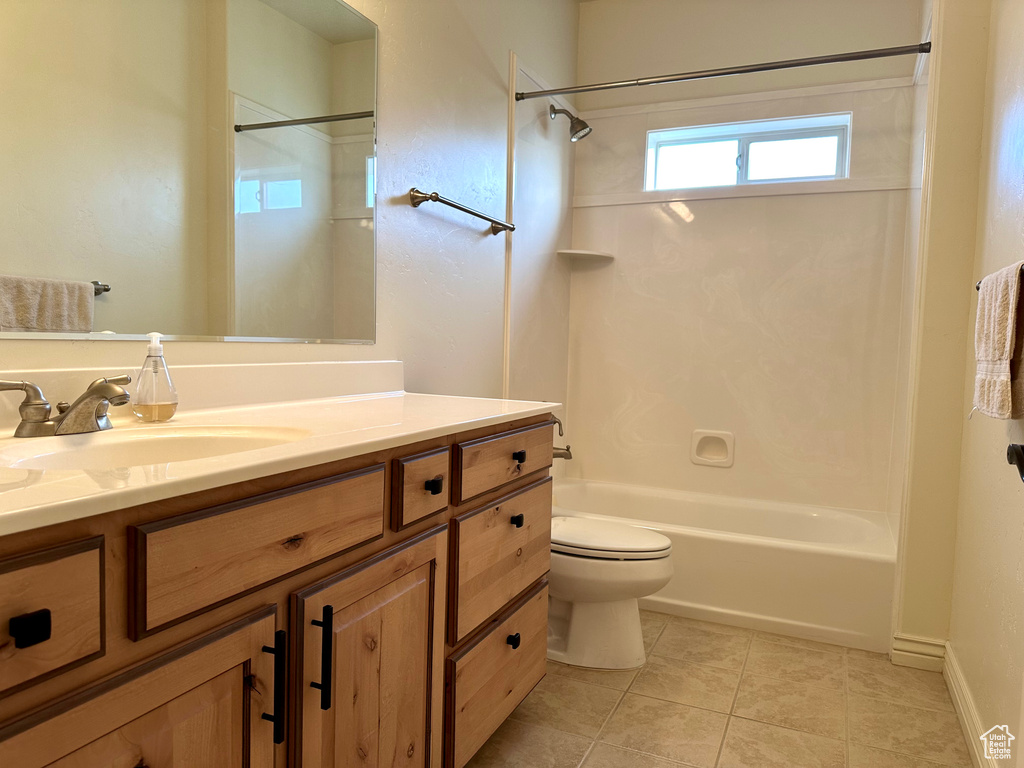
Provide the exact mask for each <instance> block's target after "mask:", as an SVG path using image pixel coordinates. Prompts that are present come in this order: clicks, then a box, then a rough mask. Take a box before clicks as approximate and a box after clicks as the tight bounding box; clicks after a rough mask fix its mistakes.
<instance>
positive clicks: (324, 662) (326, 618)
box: [309, 605, 334, 711]
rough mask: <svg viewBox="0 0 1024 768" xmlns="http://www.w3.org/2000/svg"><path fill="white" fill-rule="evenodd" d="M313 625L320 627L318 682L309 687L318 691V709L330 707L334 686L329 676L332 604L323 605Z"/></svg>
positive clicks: (332, 620)
mask: <svg viewBox="0 0 1024 768" xmlns="http://www.w3.org/2000/svg"><path fill="white" fill-rule="evenodd" d="M309 623H310V624H312V625H313V626H314V627H320V682H319V683H310V684H309V687H310V688H316V689H317V690H318V691H320V709H322V710H325V711H326V710H328V709H330V708H331V689H332V688H333V687H334V686H333V684H332V680H331V678H332V677H333V674H334V673H333V672H332V670H331V662H332V661H334V606H331V605H325V606H324V612H323V614H321V617H320V618H319V619H313V620H312V621H311V622H309Z"/></svg>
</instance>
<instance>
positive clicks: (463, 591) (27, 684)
mask: <svg viewBox="0 0 1024 768" xmlns="http://www.w3.org/2000/svg"><path fill="white" fill-rule="evenodd" d="M551 407H552V406H551V404H544V403H524V402H513V401H500V400H479V399H472V398H449V397H438V396H426V395H410V394H405V393H391V394H389V395H387V396H373V397H365V398H359V397H355V398H341V399H339V400H338V401H337V402H329V403H323V402H317V403H311V402H307V403H296V404H276V405H274V406H273V408H272V411H273V413H272V414H271V415H270V416H268V415H267V414H266V413H265V411H266V410H267V409H265V408H258V407H257V408H250V409H245V408H243V409H235V410H234V411H231V412H227V413H219V414H218V412H216V411H211V412H207V413H205V414H196V415H192V414H184V415H183V417H182V418H180V419H176V420H175V422H172V424H169V425H166V427H167V429H169V430H176V432H175V434H184V435H188V431H189V429H190V428H192V427H195V428H196V429H205V430H207V431H208V432H209V434H210V435H214V434H217V433H222V434H223V433H228V432H230V430H229V429H228V427H227V426H226V425H227V424H233V425H234V426H235V428H236V429H237V428H240V427H238V425H239V424H241V423H245V422H246V420H247V419H248V421H249V422H252V423H256V422H259V421H260V420H261V419H262V420H264V421H265V420H267V419H269V418H272V419H273V420H274V421H275V422H276V423H287V424H289V425H292V426H295V427H297V428H305V427H306V426H309V427H310V428H309V430H307V431H305V432H302V431H301V430H299V431H298V432H297V434H304V435H305V436H304V437H301V438H299V439H294V440H291V439H290V438H289V439H290V442H286V443H282V444H279V445H276V446H275V445H271V446H268V447H263V448H258V449H254V450H246V451H241V452H234V453H229V454H224V455H221V456H212V457H209V458H207V459H205V460H203V461H195V460H192V461H190V460H183V461H178V462H171V463H167V464H164V465H159V464H148V465H145V466H128V467H123V468H121V470H120V472H121V474H120V475H118V474H117V472H118V470H115V469H110V470H98V469H93V470H91V471H87V470H82V471H78V470H75V469H68V468H62V469H56V470H49V469H46V470H40V469H33V466H35V465H33V464H32V461H27V463H26V464H25V465H24V466H26V467H27V469H22V468H19V465H17V462H15V463H14V464H13V465H9V467H8V468H7V469H5V470H4V471H3V472H4V473H6V474H4V473H0V481H3V480H11V479H12V477H15V475H14V474H13V473H17V472H21V475H23V476H26V479H25V480H24V481H23V482H22V483H21V484H20V485H19V484H18V482H17V480H16V478H15V481H14V482H13V486H12V484H11V483H7V484H4V483H3V482H0V489H6V490H0V765H4V766H15V765H16V766H19V768H34V767H35V766H44V765H57V766H61V768H72V767H73V766H74V767H78V766H89V767H92V766H100V765H102V766H119V767H120V766H124V768H139V767H141V766H150V767H151V768H158V767H159V768H165V767H166V766H183V767H184V766H188V767H189V768H196V766H217V767H218V768H220V767H222V766H252V768H270V766H279V767H281V768H283V767H284V766H302V767H303V768H314V766H321V765H325V766H326V765H333V766H357V765H358V766H397V765H402V766H447V767H449V768H461V766H463V765H465V764H466V763H467V762H468V761H469V759H470V758H471V757H472V755H473V754H474V753H475V752H476V751H477V749H478V748H479V747H480V746H481V745H482V744H483V743H484V742H485V741H486V740H487V738H488V737H489V736H490V735H491V734H492V733H493V732H494V730H495V729H496V728H497V727H498V726H499V725H500V724H501V723H502V722H503V721H504V720H505V718H506V717H507V716H508V715H509V714H510V713H511V712H512V710H513V709H514V708H515V707H516V706H517V705H518V704H519V702H520V701H522V699H523V698H524V697H525V696H526V695H527V693H529V691H530V690H531V689H532V688H533V687H534V685H536V683H537V682H538V681H539V680H540V679H541V677H542V676H543V675H544V670H545V659H546V644H547V583H546V578H545V577H546V574H547V572H548V566H549V561H550V525H551V480H550V477H549V468H550V466H551V461H552V422H551V420H550V413H549V411H550V410H551ZM374 414H376V415H374ZM190 419H191V421H190ZM200 424H201V425H202V426H201V428H200ZM250 426H252V425H251V424H250ZM132 429H134V428H133V427H118V428H116V429H114V430H111V431H110V432H106V433H102V434H98V435H96V436H91V438H90V442H89V444H88V445H84V446H83V447H81V448H79V449H78V450H77V451H73V452H72V454H71V455H72V456H73V455H74V454H75V453H77V454H78V455H79V456H80V457H88V456H89V455H90V453H89V452H90V451H92V450H95V448H94V446H95V445H100V442H101V441H102V440H103V439H104V438H108V437H110V438H113V437H114V436H115V435H118V434H120V439H121V440H122V441H126V442H124V444H125V445H129V446H136V447H135V448H133V450H139V451H145V450H148V449H146V447H145V442H146V437H147V435H150V434H152V433H153V432H155V430H154V429H153V428H149V429H148V430H142V431H139V433H138V436H137V439H135V440H134V442H133V441H132V440H131V439H130V438H131V437H132V435H131V432H132ZM166 434H168V435H169V434H170V432H168V433H166ZM196 434H199V435H200V436H201V435H202V434H204V433H203V432H202V431H200V432H198V433H196ZM195 436H196V435H194V434H193V435H192V437H195ZM293 437H294V436H293ZM48 439H51V440H64V439H71V438H48ZM16 442H17V444H14V443H15V441H13V440H9V439H5V440H0V453H3V451H4V450H22V451H24V450H28V448H24V447H22V446H23V445H24V446H28V445H29V444H31V443H32V441H31V440H21V441H16ZM170 442H172V443H173V442H174V441H173V440H171V441H170ZM208 442H210V444H212V437H211V438H209V440H208ZM109 444H114V443H113V442H110V443H109ZM196 445H197V446H200V448H201V446H202V445H203V443H202V440H200V442H198V443H196ZM104 450H106V447H104ZM196 450H199V449H198V448H197V449H196ZM40 461H43V463H44V465H45V463H46V462H51V463H52V462H54V461H57V460H54V459H52V457H50V458H47V457H44V459H41V460H40ZM67 462H69V463H70V465H73V464H74V463H75V460H74V459H73V458H68V459H67ZM58 463H59V462H58ZM79 463H81V464H82V466H86V465H88V464H89V461H88V460H87V458H86V459H82V458H80V459H79ZM130 463H131V462H129V464H130ZM193 465H194V466H193ZM33 473H36V474H35V475H33ZM39 473H41V476H42V479H40V474H39ZM47 475H49V477H47ZM33 477H34V478H35V479H34V480H33V479H32V478H33ZM12 487H14V490H11V488H12ZM76 488H77V489H80V490H81V493H76V490H75V489H76ZM86 488H89V489H91V490H89V491H86V490H85V489H86ZM97 489H98V490H97ZM29 500H31V502H32V504H34V505H35V506H34V507H33V508H31V509H30V508H29V507H30V506H31V504H29ZM19 505H21V506H20V507H19Z"/></svg>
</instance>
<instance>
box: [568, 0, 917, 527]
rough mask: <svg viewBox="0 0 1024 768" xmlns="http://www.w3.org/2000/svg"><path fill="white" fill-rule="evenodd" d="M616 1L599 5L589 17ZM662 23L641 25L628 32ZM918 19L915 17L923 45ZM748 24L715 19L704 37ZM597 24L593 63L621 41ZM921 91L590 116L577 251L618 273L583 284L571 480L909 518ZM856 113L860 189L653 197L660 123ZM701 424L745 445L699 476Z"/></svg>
mask: <svg viewBox="0 0 1024 768" xmlns="http://www.w3.org/2000/svg"><path fill="white" fill-rule="evenodd" d="M605 4H606V3H604V2H589V3H585V4H584V6H583V8H584V16H583V19H584V22H585V19H586V18H587V12H588V11H587V9H594V8H595V7H600V6H603V5H605ZM607 5H609V6H611V7H612V9H614V10H621V9H623V8H624V5H623V4H621V3H618V2H615V0H610V2H608V3H607ZM656 5H657V4H656V3H653V4H652V3H641V4H640V6H641V7H642V8H643V7H647V8H651V7H654V6H656ZM682 5H700V6H701V7H702V9H703V12H705V13H708V12H709V11H708V9H707V8H704V6H703V5H702V4H700V3H688V4H682ZM735 5H736V4H732V3H731V4H729V5H728V10H729V11H730V12H731V11H734V10H735ZM739 5H741V6H742V5H743V3H740V4H739ZM630 9H632V10H634V11H636V13H637V16H638V17H639V11H638V10H637V8H636V7H635V6H634V5H632V4H631V5H630ZM724 13H725V9H723V14H724ZM769 15H770V14H763V15H762V16H757V15H755V17H754V23H755V24H757V23H760V22H761V21H762V20H764V22H765V24H768V23H769V21H768V20H767V19H763V16H769ZM731 17H732V15H731V13H730V18H731ZM659 23H660V20H659V19H642V18H638V19H636V20H635V28H634V31H633V34H636V35H640V34H641V32H640V31H637V30H638V29H639V30H644V29H648V30H653V28H654V27H656V26H658V24H659ZM708 23H710V22H708ZM875 23H876V24H877V23H878V22H875ZM917 25H918V20H917V18H916V16H915V20H914V30H915V31H914V33H913V34H914V35H915V36H916V35H917V34H918V32H917ZM734 26H735V25H734V24H732V25H730V24H727V23H726V19H725V18H724V16H722V17H719V18H718V19H717V21H716V24H715V26H713V27H710V28H709V30H710V31H707V32H706V36H707V37H714V34H713V31H714V30H731V29H732V28H733V27H734ZM588 30H590V32H591V33H594V32H593V28H590V27H587V25H586V23H584V24H583V26H582V27H581V50H584V51H593V50H602V49H608V48H609V47H610V46H612V45H613V42H614V41H613V40H612V39H610V38H608V37H604V36H598V37H596V38H595V37H591V36H588ZM602 34H603V33H602ZM652 34H653V32H652ZM805 34H806V32H805ZM718 43H719V45H722V46H724V45H726V42H725V41H724V40H722V39H721V38H719V39H718ZM708 45H710V43H708ZM618 55H619V58H620V59H622V57H623V56H624V54H623V53H622V52H621V51H620V52H619V53H618ZM644 55H647V54H646V49H645V54H643V55H639V54H638V58H643V56H644ZM710 63H711V62H710V61H701V62H700V64H699V66H710ZM677 65H678V66H683V63H682V62H677ZM640 66H646V63H645V62H641V65H640ZM583 68H584V67H583V59H581V70H582V69H583ZM583 79H585V80H590V79H592V78H591V77H590V76H589V75H584V76H583ZM907 82H909V81H908V80H907V79H901V80H897V81H894V82H891V83H890V87H884V88H883V87H873V88H871V89H866V90H852V89H850V88H838V89H837V88H825V87H818V88H817V89H816V90H811V91H809V90H806V89H805V90H802V91H801V90H788V91H778V92H774V93H760V94H758V95H757V96H756V97H753V98H749V99H748V98H744V97H740V96H729V97H726V98H719V99H710V98H709V99H704V100H690V101H685V102H675V103H656V104H651V105H638V106H635V107H619V108H611V109H604V110H594V111H590V112H584V113H583V116H584V118H585V119H586V120H587V121H588V122H589V123H590V124H591V125H592V126H593V128H594V132H593V134H591V136H589V137H587V138H586V139H585V140H583V141H581V142H580V143H579V144H578V149H577V165H576V189H575V195H576V198H575V200H576V209H575V215H574V224H573V246H574V247H576V248H586V249H592V250H597V251H606V252H611V253H612V254H614V256H615V260H614V261H613V262H607V263H597V262H595V263H593V264H592V265H590V266H587V267H582V268H579V269H576V270H574V272H573V277H572V295H571V331H570V333H571V336H570V342H571V343H570V347H571V358H570V381H569V414H568V415H569V426H570V434H571V442H572V444H573V453H574V455H575V457H576V458H575V460H574V461H573V462H572V463H571V464H570V465H569V466H568V467H567V471H568V472H569V473H570V474H572V475H576V476H583V477H588V478H592V479H598V480H607V481H612V482H623V483H634V484H640V485H650V486H657V487H667V488H675V489H684V490H690V491H696V492H704V493H718V494H725V495H730V496H743V497H750V498H761V499H774V500H781V501H790V502H796V503H805V504H818V505H825V506H837V507H847V508H857V509H866V510H874V511H879V512H881V511H890V512H893V513H894V512H895V511H896V509H897V508H898V505H897V504H896V502H898V500H899V494H895V493H894V494H890V486H891V484H892V482H893V477H892V476H891V474H892V473H891V472H890V467H891V465H892V461H891V460H892V458H893V456H894V442H895V438H896V437H897V430H896V419H895V416H896V411H897V405H898V403H897V397H898V395H899V394H900V383H901V381H905V377H906V370H907V362H908V360H907V355H906V347H907V346H908V343H907V339H906V338H905V337H906V333H907V331H908V330H909V328H908V327H906V325H905V324H904V325H903V327H901V320H902V319H903V318H904V317H905V315H906V311H905V310H906V307H907V305H908V300H909V295H910V292H909V285H908V280H907V278H908V276H909V274H910V271H909V270H908V268H907V255H906V254H907V239H906V223H907V213H908V200H909V196H910V191H911V187H912V186H914V185H915V184H916V185H918V186H919V184H920V181H919V178H918V179H917V180H916V181H914V180H912V178H911V168H912V166H913V165H914V163H913V152H914V149H915V143H914V141H913V133H912V125H913V115H914V106H915V93H914V88H913V87H909V86H908V85H907V84H906V83H907ZM893 86H896V87H893ZM829 91H832V92H829ZM844 111H851V112H853V133H852V141H851V147H852V156H851V178H850V180H849V181H845V182H833V183H830V184H820V183H817V184H816V183H813V182H812V183H808V184H794V185H774V186H775V187H776V189H775V190H774V191H775V192H781V193H782V194H768V192H769V190H768V189H767V188H746V189H717V190H706V191H694V192H689V193H687V192H682V193H670V192H666V193H657V194H648V193H643V192H641V191H640V190H642V188H643V173H644V155H645V148H646V133H647V131H648V130H653V129H659V128H667V127H674V126H686V125H701V124H714V123H728V122H736V121H743V120H755V119H770V118H776V117H787V116H794V115H802V114H823V113H829V112H844ZM917 148H918V149H920V145H919V144H918V145H917ZM783 187H784V188H783ZM901 336H902V337H903V338H902V342H903V344H902V349H903V351H904V355H903V357H902V366H901V356H900V352H901ZM904 393H905V385H904ZM695 429H708V430H722V431H727V432H732V433H734V434H735V436H736V444H735V463H734V465H733V466H732V467H731V468H727V469H726V468H717V467H703V466H697V465H695V464H692V463H691V461H690V447H691V435H692V433H693V431H694V430H695ZM897 458H901V457H897ZM896 475H897V478H898V479H899V480H901V479H902V477H901V473H896Z"/></svg>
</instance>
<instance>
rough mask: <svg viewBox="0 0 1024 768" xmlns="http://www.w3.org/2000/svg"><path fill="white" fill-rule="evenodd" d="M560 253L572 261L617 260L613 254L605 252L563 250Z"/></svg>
mask: <svg viewBox="0 0 1024 768" xmlns="http://www.w3.org/2000/svg"><path fill="white" fill-rule="evenodd" d="M559 253H560V254H561V255H562V256H568V257H569V258H570V259H580V260H593V261H604V260H607V261H611V260H612V259H614V258H615V256H614V255H613V254H611V253H605V252H604V251H582V250H562V251H559Z"/></svg>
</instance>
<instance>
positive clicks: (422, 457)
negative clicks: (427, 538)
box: [391, 448, 450, 531]
mask: <svg viewBox="0 0 1024 768" xmlns="http://www.w3.org/2000/svg"><path fill="white" fill-rule="evenodd" d="M448 463H449V462H448V449H447V448H441V449H439V450H436V451H428V452H426V453H417V454H416V455H415V456H406V457H404V458H401V459H395V460H394V463H393V466H392V472H391V478H392V479H391V529H392V530H394V531H400V530H402V529H403V528H407V527H408V526H410V525H412V524H413V523H417V522H419V521H420V520H423V519H424V518H427V517H430V516H431V515H436V514H437V513H438V512H444V510H446V509H447V508H448V495H449V493H450V489H449V487H448Z"/></svg>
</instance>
